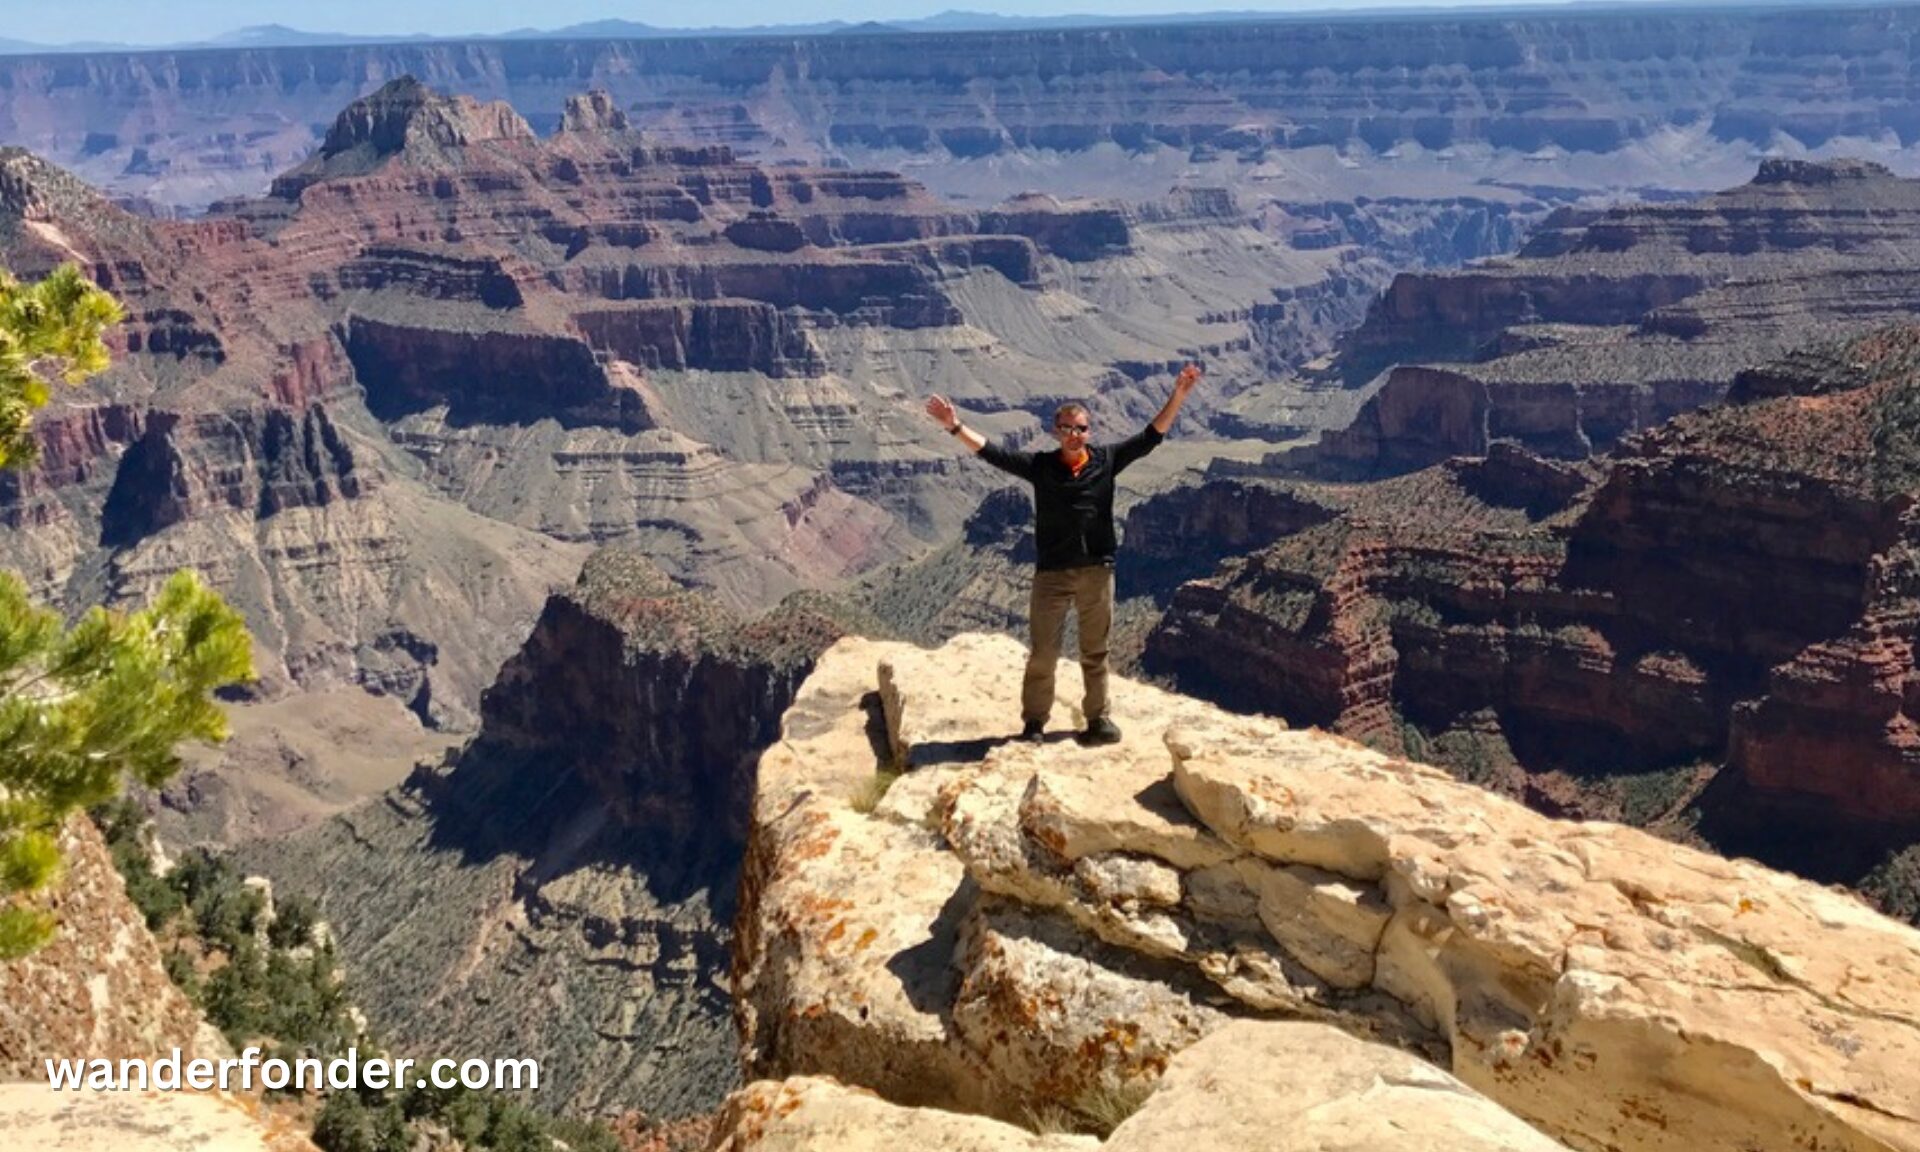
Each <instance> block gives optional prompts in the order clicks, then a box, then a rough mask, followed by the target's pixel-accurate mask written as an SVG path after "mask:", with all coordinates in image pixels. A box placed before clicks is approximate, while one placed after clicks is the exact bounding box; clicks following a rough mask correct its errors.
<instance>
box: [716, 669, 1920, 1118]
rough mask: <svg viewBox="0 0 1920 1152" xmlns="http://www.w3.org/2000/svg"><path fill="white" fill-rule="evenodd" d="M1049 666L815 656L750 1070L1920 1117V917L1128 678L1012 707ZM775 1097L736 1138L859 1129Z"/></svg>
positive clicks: (759, 817) (1340, 1112)
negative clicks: (1028, 708)
mask: <svg viewBox="0 0 1920 1152" xmlns="http://www.w3.org/2000/svg"><path fill="white" fill-rule="evenodd" d="M1022 662H1023V652H1022V650H1021V648H1020V647H1019V645H1017V644H1016V643H1015V642H1013V641H1011V640H1009V639H1006V638H1004V637H988V636H980V635H968V636H961V637H958V638H956V639H955V640H953V641H951V642H949V643H948V644H947V645H946V646H945V647H943V648H941V649H938V650H932V651H930V650H926V649H920V648H915V647H911V646H908V645H902V644H890V643H880V642H874V641H867V640H857V639H850V640H845V641H842V642H840V643H839V644H837V645H836V646H835V647H833V648H832V649H830V650H829V651H828V652H827V654H826V655H825V656H824V657H823V658H822V659H821V661H820V663H819V665H818V666H817V668H816V670H815V672H814V674H813V676H812V678H811V679H810V680H809V681H808V682H807V683H806V685H805V686H804V687H803V688H802V690H801V692H800V694H799V697H798V699H797V700H796V702H795V704H794V706H793V708H792V709H791V710H790V711H789V713H788V715H787V718H786V723H785V727H784V733H783V739H781V740H780V741H779V742H777V743H776V744H775V745H774V746H773V747H772V748H771V749H770V750H769V751H768V752H767V754H766V755H765V757H764V759H763V760H762V764H761V771H760V781H759V794H758V796H757V800H756V810H755V813H754V819H753V826H752V829H751V833H750V842H749V848H748V861H747V866H746V878H745V881H744V884H743V892H742V906H741V910H740V917H739V922H738V939H739V947H738V949H737V951H736V958H735V964H736V969H735V991H736V996H737V1008H736V1011H737V1012H738V1014H739V1023H740V1026H741V1030H742V1035H743V1038H744V1040H745V1043H746V1059H747V1066H748V1069H747V1070H748V1074H749V1076H750V1077H751V1078H760V1079H764V1080H778V1079H781V1078H784V1077H793V1076H816V1077H817V1076H826V1077H832V1078H834V1079H836V1080H838V1081H841V1082H844V1083H845V1084H849V1085H855V1086H858V1087H859V1088H860V1089H864V1090H866V1091H869V1092H872V1093H875V1094H877V1095H878V1096H879V1097H880V1098H882V1099H883V1100H885V1101H887V1102H889V1103H890V1104H891V1105H894V1106H904V1107H906V1108H909V1109H911V1108H920V1109H937V1110H940V1115H939V1116H936V1117H934V1118H930V1119H929V1120H928V1121H927V1123H930V1124H931V1123H947V1122H948V1121H947V1119H946V1117H945V1113H949V1112H962V1113H976V1114H984V1115H985V1116H988V1117H994V1118H997V1119H1000V1120H1006V1121H1013V1122H1016V1123H1021V1124H1024V1125H1026V1126H1027V1127H1029V1128H1046V1127H1047V1126H1048V1123H1049V1120H1050V1119H1051V1120H1052V1121H1054V1122H1059V1121H1060V1120H1061V1119H1062V1118H1064V1123H1063V1124H1062V1125H1061V1126H1064V1127H1066V1128H1069V1129H1075V1130H1079V1131H1082V1132H1092V1133H1096V1134H1098V1135H1100V1136H1103V1137H1105V1138H1106V1140H1107V1143H1108V1144H1111V1145H1112V1146H1114V1147H1115V1148H1126V1147H1129V1146H1130V1145H1129V1143H1128V1142H1129V1141H1133V1142H1135V1143H1136V1144H1137V1145H1138V1146H1139V1147H1141V1148H1145V1147H1148V1146H1149V1143H1151V1145H1152V1146H1154V1147H1166V1146H1170V1145H1172V1144H1173V1142H1175V1141H1180V1140H1186V1141H1192V1142H1196V1143H1203V1144H1204V1145H1205V1146H1208V1147H1221V1148H1233V1147H1255V1146H1258V1147H1285V1148H1289V1149H1291V1148H1301V1149H1309V1148H1311V1149H1320V1148H1336V1147H1338V1148H1357V1147H1366V1148H1373V1149H1381V1148H1402V1147H1404V1148H1408V1149H1412V1148H1416V1147H1418V1148H1432V1147H1447V1148H1503V1149H1505V1148H1513V1149H1520V1148H1550V1147H1554V1146H1556V1145H1555V1141H1558V1142H1561V1143H1563V1144H1564V1145H1565V1146H1568V1147H1574V1148H1582V1149H1586V1148H1593V1149H1601V1148H1606V1149H1633V1150H1647V1152H1656V1150H1658V1152H1665V1150H1673V1152H1680V1150H1683V1149H1689V1150H1690V1149H1697V1148H1766V1149H1776V1148H1777V1149H1813V1148H1819V1149H1848V1150H1852V1149H1859V1150H1868V1149H1873V1150H1892V1149H1920V1014H1917V1013H1916V1011H1915V1007H1914V1006H1915V1005H1916V1004H1920V933H1916V932H1914V931H1913V930H1912V929H1909V928H1906V927H1904V926H1902V925H1899V924H1896V923H1894V922H1893V921H1891V920H1888V919H1886V918H1884V917H1881V916H1879V915H1878V914H1876V913H1874V912H1872V911H1870V910H1869V909H1867V908H1866V907H1865V906H1863V905H1862V904H1860V903H1859V902H1858V901H1857V900H1855V899H1854V898H1852V897H1850V896H1848V895H1845V894H1843V893H1839V892H1835V891H1832V890H1829V889H1826V888H1822V887H1819V886H1817V885H1813V884H1810V883H1807V882H1805V881H1801V880H1797V879H1794V878H1791V877H1788V876H1785V875H1781V874H1778V873H1775V872H1771V871H1768V870H1766V869H1764V868H1761V867H1758V866H1757V865H1754V864H1752V863H1750V862H1745V861H1728V860H1723V859H1720V858H1718V857H1714V856H1710V855H1707V854H1704V853H1700V852H1696V851H1692V850H1689V849H1686V848H1682V847H1678V846H1675V845H1673V844H1669V843H1666V842H1664V841H1660V840H1657V839H1655V838H1653V837H1651V836H1648V835H1645V834H1642V833H1640V832H1637V831H1634V830H1631V829H1627V828H1624V827H1620V826H1617V825H1612V824H1602V823H1595V824H1572V823H1566V822H1560V821H1555V820H1551V819H1548V818H1546V817H1543V816H1540V815H1537V814H1535V813H1532V812H1529V811H1527V810H1526V809H1524V808H1523V807H1521V806H1519V805H1518V804H1515V803H1512V802H1509V801H1506V800H1504V799H1502V798H1499V797H1497V796H1494V795H1491V794H1489V793H1486V792H1483V791H1480V790H1478V789H1476V788H1474V787H1472V786H1470V785H1465V784H1462V783H1459V782H1457V781H1455V780H1453V779H1452V778H1450V777H1448V776H1446V775H1445V774H1444V773H1442V772H1440V771H1439V770H1437V769H1434V768H1430V767H1428V766H1426V765H1421V764H1416V763H1412V762H1408V761H1404V760H1397V759H1392V758H1389V757H1386V756H1382V755H1380V754H1378V753H1375V752H1372V751H1370V750H1368V749H1366V748H1364V747H1361V746H1360V745H1357V744H1354V743H1352V742H1350V741H1347V740H1343V739H1341V738H1339V737H1335V736H1331V735H1328V734H1326V733H1323V732H1319V731H1290V730H1288V729H1286V728H1285V727H1284V726H1283V725H1281V724H1280V723H1278V722H1276V721H1272V720H1267V719H1263V718H1257V717H1244V716H1234V715H1230V714H1228V713H1225V712H1222V711H1220V710H1218V709H1216V708H1213V707H1212V706H1210V705H1205V704H1201V703H1199V702H1196V701H1193V700H1190V699H1186V698H1183V697H1179V696H1174V695H1171V694H1168V693H1165V692H1161V691H1159V690H1157V689H1154V688H1151V687H1148V686H1145V685H1140V684H1135V683H1132V682H1129V681H1117V682H1116V684H1115V687H1114V695H1115V716H1116V718H1117V719H1118V720H1119V722H1120V724H1121V726H1122V727H1123V728H1124V729H1125V730H1126V733H1127V735H1126V738H1125V739H1124V740H1123V742H1122V743H1120V744H1119V745H1117V746H1115V747H1111V748H1102V749H1083V748H1080V747H1079V746H1077V745H1076V744H1074V743H1073V742H1072V741H1071V740H1070V739H1067V738H1066V736H1065V732H1066V731H1067V729H1068V728H1069V722H1073V723H1077V721H1078V718H1077V717H1072V716H1068V715H1066V713H1065V710H1064V709H1062V710H1061V711H1059V712H1057V713H1056V725H1055V727H1057V728H1058V729H1059V732H1058V733H1057V734H1055V735H1054V736H1053V737H1052V738H1050V739H1049V740H1048V741H1047V742H1046V743H1043V744H1040V745H1030V744H1023V743H1018V742H1015V741H1012V740H1010V739H1009V737H1010V736H1011V734H1012V733H1013V732H1014V731H1015V730H1016V729H1017V723H1016V721H1017V706H1016V699H1015V698H1016V696H1017V684H1018V674H1019V669H1020V667H1021V665H1022ZM1073 678H1074V677H1073V673H1072V672H1071V671H1069V670H1066V669H1063V670H1062V683H1063V684H1065V685H1070V684H1071V683H1072V680H1073ZM1063 695H1071V693H1070V692H1068V693H1063ZM882 772H885V773H887V774H889V775H890V774H891V773H894V772H901V773H903V774H902V775H901V776H899V778H898V779H897V780H896V781H894V782H893V783H892V784H891V786H890V787H888V788H887V790H886V794H885V796H884V797H883V798H881V799H879V800H878V801H877V802H876V801H875V800H874V796H875V793H876V792H877V791H878V790H879V788H880V786H881V785H882V784H883V783H884V782H885V781H886V780H887V779H888V776H882V775H879V774H880V773H882ZM748 1091H749V1092H757V1093H761V1094H762V1095H765V1094H767V1093H770V1092H784V1091H792V1092H800V1091H801V1089H799V1088H777V1087H773V1086H769V1085H765V1084H762V1085H757V1086H755V1087H753V1088H751V1089H749V1090H748ZM807 1091H810V1092H821V1091H826V1090H825V1089H818V1088H813V1089H807ZM834 1091H851V1089H837V1088H836V1089H834ZM809 1099H811V1097H809ZM863 1099H864V1098H863ZM1182 1101H1184V1103H1182ZM1116 1102H1119V1103H1116ZM1442 1104H1444V1106H1441V1105H1442ZM879 1106H880V1105H878V1104H877V1103H873V1102H870V1101H869V1102H867V1103H864V1104H863V1105H862V1107H865V1108H869V1109H871V1108H877V1107H879ZM809 1107H810V1106H809ZM738 1111H739V1110H738V1109H736V1112H738ZM749 1111H751V1110H749ZM808 1111H809V1109H808V1108H801V1107H798V1106H796V1107H795V1108H794V1109H793V1110H792V1112H791V1114H792V1115H795V1116H800V1115H805V1114H807V1113H808ZM772 1113H773V1114H774V1115H772V1116H771V1118H769V1113H768V1110H767V1109H766V1108H764V1107H763V1108H761V1109H760V1110H759V1111H758V1112H754V1113H753V1114H754V1115H756V1116H759V1117H760V1120H759V1121H757V1122H756V1124H755V1125H752V1126H750V1127H753V1128H754V1131H753V1132H752V1133H747V1132H745V1130H744V1129H743V1128H741V1127H738V1126H736V1127H734V1128H731V1129H728V1134H727V1135H726V1137H725V1138H726V1139H730V1140H734V1141H735V1144H736V1146H737V1147H740V1148H747V1147H781V1148H786V1147H796V1148H797V1147H826V1146H828V1143H830V1141H824V1142H818V1143H813V1142H808V1140H807V1139H802V1138H800V1137H799V1136H796V1135H794V1132H796V1131H798V1130H797V1129H796V1130H788V1129H784V1128H782V1127H781V1125H782V1124H783V1123H784V1122H785V1121H784V1120H782V1119H781V1118H780V1117H781V1115H782V1113H781V1109H780V1108H773V1109H772ZM887 1123H888V1124H889V1125H892V1124H896V1123H901V1124H904V1123H906V1121H904V1120H888V1121H887ZM901 1130H902V1131H905V1129H901ZM1281 1132H1283V1133H1285V1136H1284V1140H1286V1141H1288V1142H1286V1143H1284V1144H1280V1145H1276V1144H1274V1143H1272V1140H1274V1139H1281V1138H1282V1137H1279V1136H1275V1135H1274V1133H1281ZM782 1133H784V1134H782ZM775 1135H777V1136H778V1138H779V1140H781V1141H792V1140H798V1141H799V1142H781V1143H756V1141H757V1140H765V1139H769V1138H772V1136H775ZM1017 1135H1019V1133H1017V1132H1014V1133H1012V1135H1011V1136H1009V1139H1011V1138H1012V1137H1013V1136H1017ZM931 1138H932V1137H929V1139H931ZM982 1146H983V1147H984V1146H987V1145H982ZM995 1146H998V1145H995ZM1011 1146H1019V1145H1011Z"/></svg>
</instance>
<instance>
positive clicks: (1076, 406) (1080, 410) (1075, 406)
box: [1053, 400, 1093, 424]
mask: <svg viewBox="0 0 1920 1152" xmlns="http://www.w3.org/2000/svg"><path fill="white" fill-rule="evenodd" d="M1076 415H1078V416H1084V417H1086V418H1087V423H1089V424H1091V423H1093V413H1091V412H1089V411H1087V406H1086V405H1085V404H1082V403H1080V402H1079V401H1077V400H1069V401H1067V402H1066V403H1065V404H1062V405H1060V407H1058V408H1055V409H1054V410H1053V422H1054V423H1055V424H1059V423H1060V421H1062V420H1064V419H1066V418H1067V417H1069V416H1076Z"/></svg>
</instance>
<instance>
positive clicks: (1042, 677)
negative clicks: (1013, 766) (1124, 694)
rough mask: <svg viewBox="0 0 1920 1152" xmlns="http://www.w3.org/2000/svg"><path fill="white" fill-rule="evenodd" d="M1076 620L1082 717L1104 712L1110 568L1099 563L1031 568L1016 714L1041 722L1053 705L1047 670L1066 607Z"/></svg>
mask: <svg viewBox="0 0 1920 1152" xmlns="http://www.w3.org/2000/svg"><path fill="white" fill-rule="evenodd" d="M1069 608H1072V609H1074V610H1075V611H1076V612H1077V614H1078V616H1079V624H1080V677H1081V679H1082V680H1084V681H1085V682H1086V687H1087V694H1086V698H1085V701H1084V703H1083V704H1082V706H1081V708H1082V711H1084V712H1085V713H1086V717H1087V722H1088V723H1092V722H1093V721H1095V720H1097V719H1099V718H1100V717H1102V716H1105V715H1106V714H1107V634H1108V633H1109V632H1110V631H1112V630H1113V569H1112V568H1111V567H1110V566H1108V565H1105V564H1092V565H1088V566H1087V567H1085V568H1067V569H1064V570H1062V571H1058V572H1035V573H1034V574H1033V601H1032V603H1031V605H1030V606H1029V608H1028V612H1027V619H1028V620H1029V621H1030V622H1031V623H1032V626H1033V654H1032V655H1030V656H1029V657H1027V676H1026V681H1025V683H1024V684H1022V685H1021V691H1020V718H1021V720H1023V721H1026V722H1032V721H1035V720H1038V721H1040V722H1041V723H1045V722H1046V720H1047V716H1048V714H1049V713H1051V712H1052V711H1053V673H1054V668H1055V666H1056V665H1058V664H1059V662H1060V643H1061V641H1062V639H1064V634H1065V632H1066V630H1067V610H1068V609H1069Z"/></svg>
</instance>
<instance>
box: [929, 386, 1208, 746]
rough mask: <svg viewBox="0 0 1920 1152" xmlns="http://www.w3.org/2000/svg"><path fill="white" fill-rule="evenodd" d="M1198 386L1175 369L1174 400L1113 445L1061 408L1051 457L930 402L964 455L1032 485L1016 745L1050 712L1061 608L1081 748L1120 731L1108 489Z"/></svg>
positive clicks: (1082, 412) (1038, 734)
mask: <svg viewBox="0 0 1920 1152" xmlns="http://www.w3.org/2000/svg"><path fill="white" fill-rule="evenodd" d="M1199 382H1200V369H1199V368H1198V367H1197V366H1196V365H1193V364H1189V365H1187V366H1186V367H1185V368H1182V369H1181V370H1180V375H1179V378H1178V379H1176V380H1175V381H1174V383H1173V395H1171V396H1169V397H1168V398H1167V402H1166V404H1165V405H1164V406H1162V407H1161V409H1160V413H1159V415H1157V416H1155V417H1154V418H1153V422H1152V423H1150V424H1148V425H1147V426H1146V427H1145V428H1143V429H1141V430H1140V432H1139V433H1138V434H1136V435H1135V436H1133V437H1132V438H1131V439H1128V440H1124V441H1121V442H1120V443H1119V444H1115V445H1113V446H1111V447H1107V446H1104V445H1096V444H1093V443H1092V442H1091V441H1090V439H1089V437H1090V435H1091V434H1092V431H1093V422H1092V420H1091V419H1090V418H1089V417H1088V415H1087V409H1086V406H1085V405H1083V404H1063V405H1061V407H1060V410H1059V411H1058V412H1056V413H1054V416H1053V438H1054V439H1055V440H1057V441H1059V442H1060V448H1059V450H1058V451H1053V452H1033V453H1026V452H1009V451H1008V450H1006V449H1005V448H1002V447H1001V446H999V445H998V444H989V443H988V442H987V438H986V437H985V436H982V435H981V434H980V433H978V432H976V431H974V430H973V429H971V428H969V427H967V426H966V425H965V424H964V423H962V422H961V420H960V417H959V414H958V413H956V412H955V411H954V409H953V405H952V404H950V403H948V402H947V398H946V397H944V396H934V397H931V398H930V399H928V400H927V415H929V416H932V417H933V418H934V419H935V420H937V421H939V423H940V426H941V427H942V428H945V429H946V430H947V431H948V432H949V433H951V434H953V435H954V436H957V437H959V439H960V442H961V443H962V444H965V445H966V446H967V449H968V451H971V452H975V453H978V454H979V456H980V458H981V459H983V460H985V461H986V462H987V463H989V464H992V465H993V466H994V467H996V468H999V469H1001V470H1002V471H1004V472H1009V473H1012V474H1013V475H1015V476H1018V477H1020V478H1021V479H1022V480H1025V481H1027V482H1028V483H1029V484H1032V485H1033V511H1034V517H1033V518H1034V543H1035V545H1036V546H1037V547H1036V550H1037V552H1038V554H1039V555H1038V563H1037V564H1036V565H1035V568H1036V571H1035V572H1034V575H1033V598H1032V601H1031V606H1030V608H1029V612H1028V617H1027V619H1028V621H1029V624H1030V626H1031V628H1032V630H1033V646H1032V647H1033V650H1032V653H1031V654H1030V655H1029V656H1028V657H1027V674H1026V679H1025V681H1024V683H1023V684H1022V685H1021V691H1020V718H1021V720H1022V721H1023V724H1022V727H1021V731H1020V738H1021V739H1022V740H1031V741H1039V740H1041V739H1043V738H1044V736H1045V733H1046V724H1047V716H1048V715H1049V714H1050V713H1051V712H1052V711H1053V673H1054V667H1055V665H1056V664H1058V663H1059V660H1060V642H1061V639H1062V637H1063V635H1064V634H1065V632H1066V627H1067V610H1068V609H1069V608H1071V609H1073V610H1074V611H1075V612H1076V613H1077V614H1078V617H1079V621H1080V675H1081V678H1082V679H1083V680H1084V681H1085V682H1086V698H1085V701H1084V703H1083V708H1082V710H1083V711H1084V712H1085V713H1086V717H1087V727H1086V730H1085V731H1083V732H1081V733H1080V736H1079V739H1080V742H1081V743H1083V744H1112V743H1115V742H1117V741H1118V740H1119V739H1120V729H1119V728H1118V727H1117V726H1115V724H1114V722H1113V719H1112V717H1110V716H1108V715H1107V634H1108V632H1109V631H1110V630H1111V629H1112V627H1113V554H1114V548H1115V540H1114V532H1113V488H1114V484H1113V482H1114V478H1115V477H1116V476H1118V475H1119V474H1120V472H1121V470H1122V469H1124V468H1126V466H1127V465H1129V464H1131V463H1133V462H1134V461H1135V460H1138V459H1140V458H1141V457H1142V456H1145V455H1146V454H1147V453H1149V452H1151V451H1153V450H1154V449H1155V448H1157V447H1158V446H1159V444H1160V441H1161V440H1162V439H1163V438H1164V437H1165V436H1166V434H1167V430H1168V429H1170V428H1172V427H1173V421H1174V418H1175V417H1176V416H1178V415H1179V414H1180V406H1181V405H1182V404H1184V403H1186V400H1187V393H1189V392H1191V391H1193V387H1194V385H1195V384H1198V383H1199Z"/></svg>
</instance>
